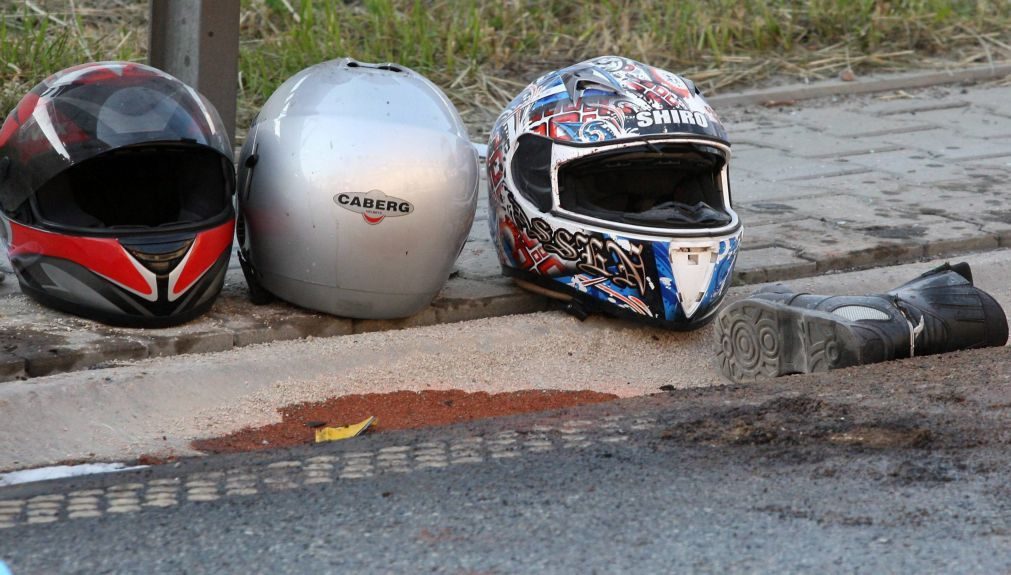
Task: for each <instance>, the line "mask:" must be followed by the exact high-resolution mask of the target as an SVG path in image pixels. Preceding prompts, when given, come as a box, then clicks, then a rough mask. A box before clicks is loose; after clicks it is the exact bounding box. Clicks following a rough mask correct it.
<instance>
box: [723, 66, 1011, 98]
mask: <svg viewBox="0 0 1011 575" xmlns="http://www.w3.org/2000/svg"><path fill="white" fill-rule="evenodd" d="M1008 75H1011V63H1002V64H994V65H993V66H980V67H977V68H967V69H965V70H944V71H939V72H911V73H908V74H895V75H894V76H893V75H889V76H887V77H874V76H868V77H867V78H861V79H857V80H855V81H851V82H843V81H842V80H826V81H823V82H818V83H817V84H798V85H791V86H782V87H779V88H769V89H766V90H754V91H748V92H741V93H739V94H716V95H713V96H707V97H706V99H707V100H709V102H710V104H712V105H713V106H714V107H725V106H749V105H754V104H764V103H766V102H775V101H789V100H810V99H812V98H824V97H826V96H847V95H853V94H869V93H873V92H888V91H892V90H909V89H913V88H925V87H927V86H937V85H940V84H952V83H956V82H973V81H975V82H978V81H981V80H992V79H995V78H1003V77H1004V76H1008Z"/></svg>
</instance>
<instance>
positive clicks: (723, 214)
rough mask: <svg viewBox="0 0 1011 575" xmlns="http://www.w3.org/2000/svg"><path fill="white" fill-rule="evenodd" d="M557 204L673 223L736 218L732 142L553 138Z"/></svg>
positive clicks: (599, 214)
mask: <svg viewBox="0 0 1011 575" xmlns="http://www.w3.org/2000/svg"><path fill="white" fill-rule="evenodd" d="M552 156H553V158H552V164H553V165H555V166H557V168H556V173H555V174H554V178H555V183H556V189H557V202H558V203H557V209H558V211H560V212H567V213H568V214H570V215H572V216H574V217H576V218H577V219H592V220H596V221H602V222H607V223H610V224H618V225H620V226H622V227H625V226H627V227H634V228H639V229H644V230H645V229H649V230H652V231H658V232H659V233H663V232H664V231H669V230H685V229H707V230H708V229H713V228H726V227H728V226H731V225H732V224H733V223H734V220H735V219H736V218H735V217H734V214H733V211H732V210H731V209H730V195H729V189H728V179H727V170H726V167H727V158H728V156H729V150H726V149H723V148H722V147H716V146H714V145H711V144H708V143H697V142H680V141H668V142H651V141H645V142H644V141H640V142H635V143H632V145H626V146H621V147H616V148H602V149H590V150H587V149H586V148H573V147H569V146H561V145H558V144H556V145H555V147H554V149H553V150H552Z"/></svg>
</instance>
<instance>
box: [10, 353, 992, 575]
mask: <svg viewBox="0 0 1011 575" xmlns="http://www.w3.org/2000/svg"><path fill="white" fill-rule="evenodd" d="M1009 423H1011V348H1007V347H1005V348H999V349H990V350H980V351H974V352H958V353H955V354H950V355H947V356H934V357H924V358H915V359H913V360H907V361H901V362H891V363H886V364H879V365H875V366H864V367H859V368H855V369H851V370H842V371H838V372H833V373H830V374H827V375H822V376H794V377H786V378H780V379H778V380H775V381H773V382H770V383H766V384H761V385H754V386H739V387H722V388H709V389H695V390H677V391H674V392H670V393H661V394H658V395H654V396H649V397H640V398H632V399H625V400H620V401H616V402H612V403H609V404H602V405H598V406H591V407H584V408H579V409H571V410H567V411H565V412H562V413H554V414H538V415H534V416H524V417H513V418H505V419H501V420H491V421H486V422H482V423H480V424H473V425H468V426H462V427H453V428H441V429H430V430H427V431H420V432H419V431H416V432H390V433H386V434H378V435H374V436H371V437H362V438H359V439H358V440H356V441H354V442H345V443H340V444H331V445H326V446H316V447H313V448H299V449H295V450H291V451H284V452H273V453H269V454H258V455H242V456H227V457H220V458H201V459H196V460H189V461H185V462H183V463H181V464H178V465H175V466H163V467H159V468H152V469H149V470H144V471H141V472H130V473H124V474H116V475H109V476H104V477H91V478H84V479H77V480H62V481H55V482H43V483H36V484H29V485H23V486H15V487H10V488H6V489H3V490H0V521H2V520H4V519H3V518H4V517H5V516H3V515H2V514H3V513H4V511H3V509H7V510H8V511H7V512H6V513H7V515H6V518H7V520H8V521H10V522H12V524H9V526H8V527H7V528H5V529H0V557H2V558H3V559H4V560H5V561H7V562H8V563H9V564H10V566H11V568H12V570H13V572H14V574H15V575H23V574H30V573H89V574H93V573H176V572H179V573H182V572H185V573H228V572H254V573H307V572H315V573H320V572H331V573H351V572H358V571H363V572H364V571H367V572H380V573H453V574H456V573H523V572H527V573H614V572H625V571H633V570H634V571H637V572H644V573H665V572H718V573H735V572H756V571H758V572H815V571H823V572H830V573H838V572H873V573H878V572H904V573H908V572H928V573H938V572H943V573H1005V572H1008V571H1009V570H1011V487H1009V485H1008V483H1007V477H1008V476H1009V472H1011V457H1009V456H1011V425H1009ZM89 504H91V505H92V507H91V509H92V511H90V512H89V511H88V505H89ZM15 508H17V509H20V511H18V514H15V515H11V513H10V511H9V510H10V509H15ZM89 515H91V516H89ZM72 517H76V518H72ZM33 518H34V519H33ZM32 521H34V522H32ZM30 522H31V523H30ZM0 525H2V524H0Z"/></svg>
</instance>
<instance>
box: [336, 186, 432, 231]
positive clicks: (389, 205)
mask: <svg viewBox="0 0 1011 575" xmlns="http://www.w3.org/2000/svg"><path fill="white" fill-rule="evenodd" d="M333 201H335V202H337V205H338V206H340V207H342V208H344V209H346V210H351V211H352V212H355V213H356V214H361V215H362V219H363V220H365V223H367V224H369V225H373V226H374V225H376V224H378V223H380V222H382V221H383V220H384V219H386V218H388V217H390V218H396V217H399V216H406V215H408V214H410V213H411V212H413V211H414V204H412V203H411V202H408V201H407V200H402V199H400V198H395V197H393V196H387V195H386V194H384V193H383V192H381V191H380V190H370V191H368V192H366V193H364V194H363V193H361V192H354V193H341V194H337V195H335V196H334V197H333Z"/></svg>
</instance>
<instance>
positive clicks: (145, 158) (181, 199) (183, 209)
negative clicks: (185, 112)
mask: <svg viewBox="0 0 1011 575" xmlns="http://www.w3.org/2000/svg"><path fill="white" fill-rule="evenodd" d="M233 182H234V176H233V175H232V173H231V165H230V163H229V162H228V160H227V159H226V158H224V157H223V156H222V155H221V154H220V153H218V152H217V151H215V150H213V149H210V148H206V147H203V146H196V145H185V144H182V145H168V144H163V145H158V146H150V145H139V146H131V147H126V148H120V149H117V150H114V151H111V152H107V153H105V154H102V155H100V156H96V157H94V158H91V159H89V160H87V161H85V162H81V163H79V164H76V165H74V166H71V167H70V168H68V169H67V170H64V171H63V172H61V173H60V174H58V175H57V176H56V177H54V178H53V179H51V180H50V181H48V182H47V183H46V184H44V185H43V186H42V187H41V188H40V189H39V190H38V191H37V192H36V194H35V196H34V201H33V202H32V205H33V207H34V208H35V210H36V214H37V216H38V217H39V218H40V219H41V220H43V221H45V222H46V223H47V224H49V225H54V226H58V227H64V228H72V229H78V230H87V231H91V232H101V231H103V230H110V231H113V230H124V229H129V228H158V227H161V228H170V227H171V228H177V227H188V226H189V225H193V224H203V223H205V222H209V221H217V220H218V219H223V218H225V217H228V216H229V215H230V214H231V202H230V198H231V192H232V187H233V185H234V184H233Z"/></svg>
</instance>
